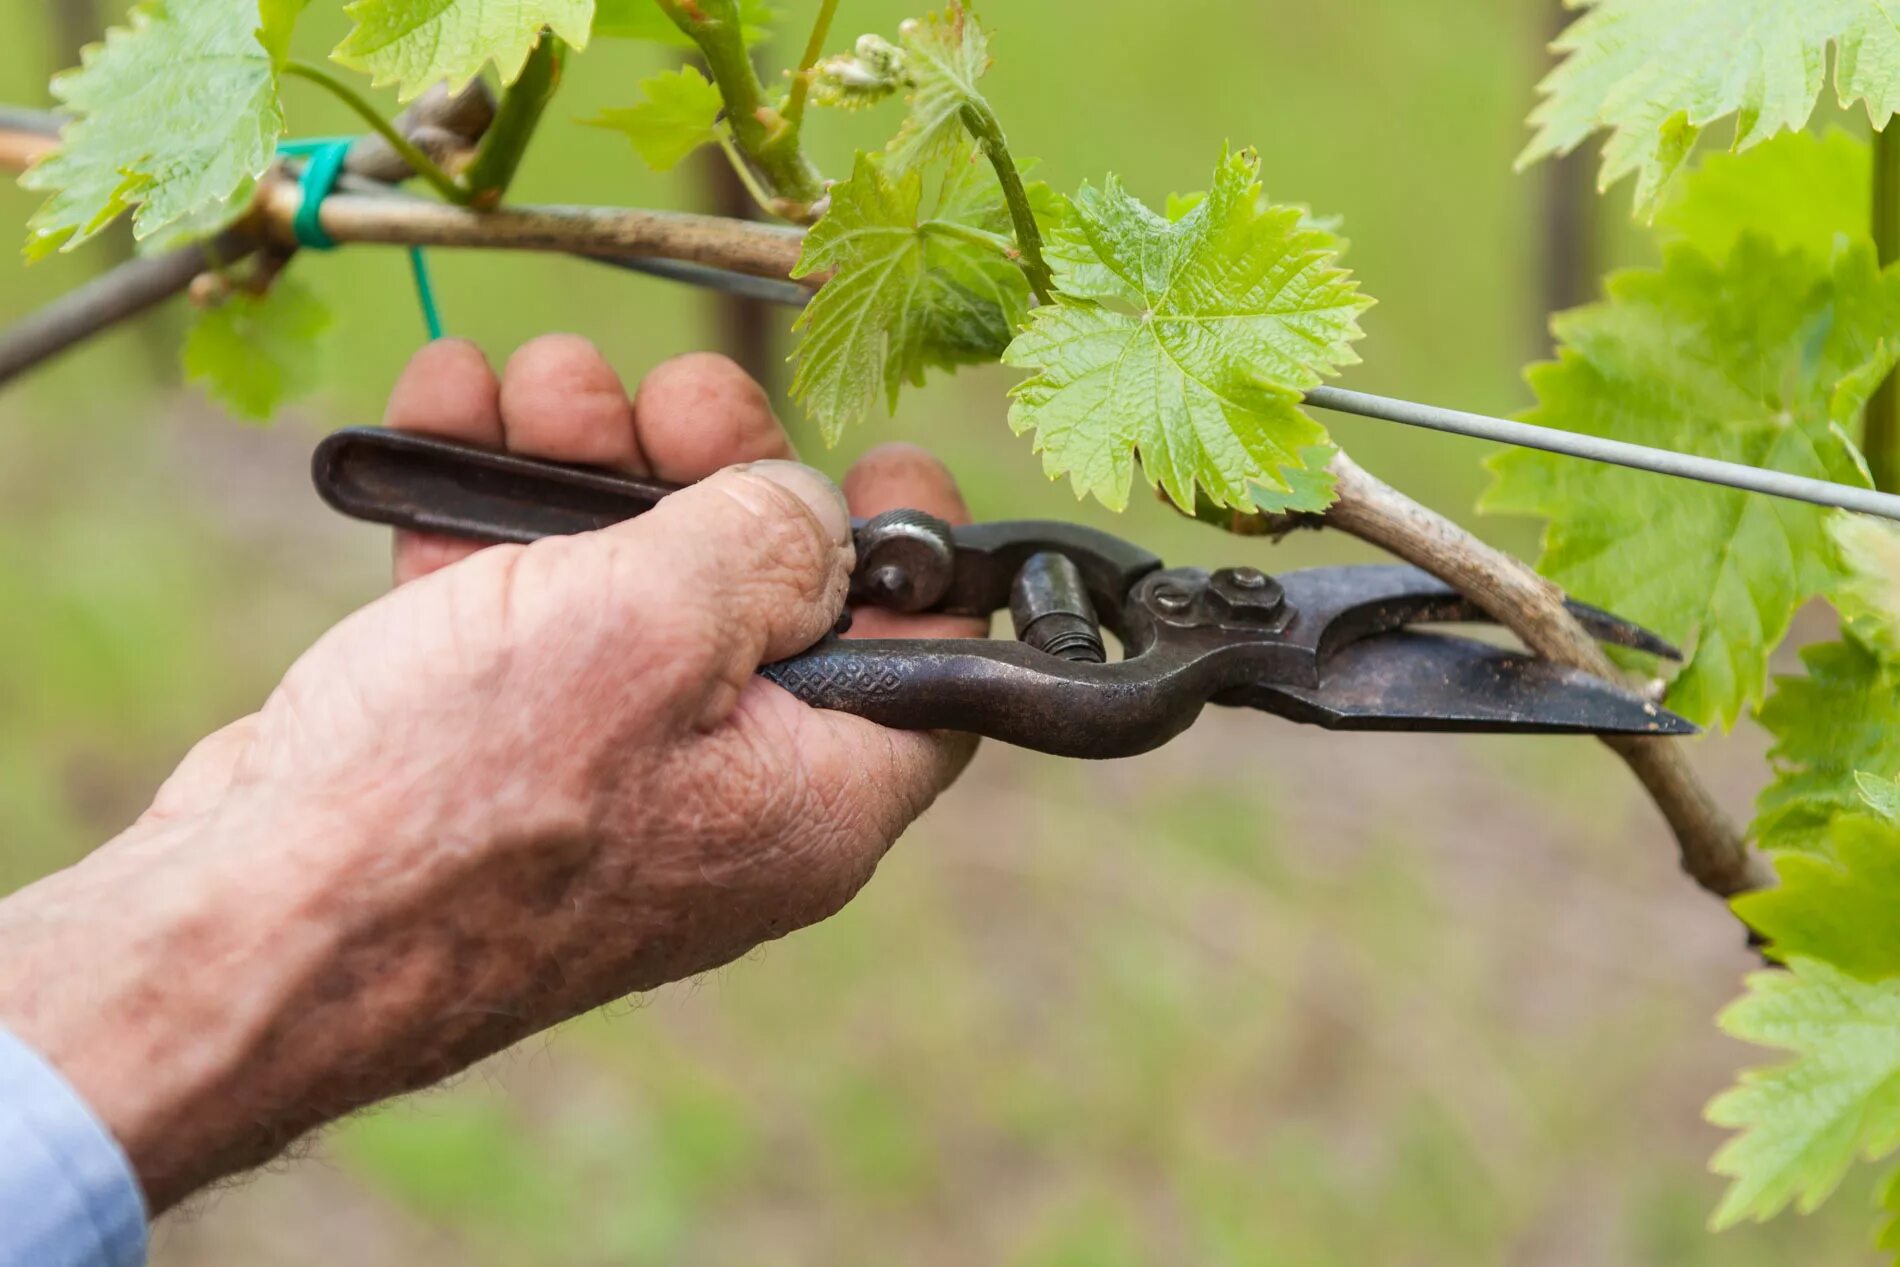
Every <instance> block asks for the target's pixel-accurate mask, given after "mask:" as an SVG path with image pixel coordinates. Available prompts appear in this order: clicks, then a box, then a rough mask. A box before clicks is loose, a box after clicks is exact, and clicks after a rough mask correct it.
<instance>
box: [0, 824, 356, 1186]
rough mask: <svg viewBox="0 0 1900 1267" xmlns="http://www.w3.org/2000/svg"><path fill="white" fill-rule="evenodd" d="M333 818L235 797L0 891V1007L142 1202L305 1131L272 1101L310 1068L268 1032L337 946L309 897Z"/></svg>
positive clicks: (278, 1030)
mask: <svg viewBox="0 0 1900 1267" xmlns="http://www.w3.org/2000/svg"><path fill="white" fill-rule="evenodd" d="M341 830H344V829H343V828H341V826H340V824H339V823H337V822H335V821H324V820H321V819H318V818H313V817H312V816H310V815H308V814H307V813H306V812H302V811H298V810H293V809H292V808H291V807H288V806H285V805H282V804H278V805H275V806H272V805H269V804H267V803H263V802H259V801H257V800H249V801H247V800H242V799H236V798H234V799H231V800H228V801H227V803H225V804H223V805H220V806H219V808H218V809H216V810H214V811H212V812H209V813H207V814H204V815H202V816H199V817H196V818H190V819H181V820H174V821H169V822H162V823H155V824H149V825H145V824H142V825H140V826H137V827H134V828H132V829H131V830H129V831H127V832H126V833H124V834H123V835H121V836H120V837H118V838H117V839H115V840H114V841H112V842H111V843H109V844H108V845H106V846H105V847H104V848H102V849H100V850H98V851H96V852H95V853H93V854H92V855H90V856H89V857H87V858H86V859H85V860H83V861H82V862H80V863H79V864H77V865H75V866H74V867H71V868H69V869H68V870H66V871H63V872H60V873H57V874H55V875H53V876H50V877H48V878H47V879H45V880H43V881H41V882H40V883H38V884H36V885H33V886H31V887H30V888H28V889H26V890H23V891H21V892H20V893H17V894H15V895H13V896H12V897H10V898H8V899H7V900H6V901H4V902H0V942H4V944H5V945H6V946H7V954H6V956H5V963H4V964H3V965H0V1023H4V1024H5V1025H6V1026H7V1027H8V1028H9V1029H11V1030H12V1031H13V1032H14V1033H15V1034H17V1035H18V1036H19V1037H20V1038H21V1039H22V1040H23V1041H25V1042H27V1043H28V1044H30V1045H31V1046H33V1047H34V1048H36V1049H37V1050H38V1051H40V1052H41V1054H42V1055H44V1056H45V1057H46V1058H47V1059H48V1060H49V1061H50V1062H51V1063H52V1064H53V1065H54V1066H55V1067H56V1068H58V1069H59V1070H60V1072H61V1073H62V1074H63V1075H64V1076H65V1077H66V1079H67V1080H68V1081H69V1082H71V1083H72V1084H73V1086H74V1087H75V1088H76V1089H77V1090H78V1092H79V1093H80V1095H81V1096H82V1097H83V1098H84V1099H85V1100H86V1101H87V1103H88V1104H89V1105H90V1106H91V1107H92V1108H93V1110H94V1112H95V1113H97V1114H98V1115H99V1117H100V1119H101V1120H102V1121H103V1122H104V1123H105V1124H106V1126H107V1127H108V1128H109V1129H110V1130H111V1131H112V1133H113V1135H114V1136H115V1137H116V1138H117V1139H118V1140H119V1142H120V1145H121V1146H122V1147H123V1148H124V1149H125V1151H126V1154H127V1155H128V1156H129V1157H130V1158H131V1160H132V1163H133V1167H134V1169H135V1170H136V1171H137V1173H138V1175H139V1180H140V1183H141V1185H142V1186H143V1187H144V1189H145V1193H146V1198H147V1202H148V1204H149V1206H150V1207H151V1209H152V1210H153V1212H154V1213H156V1212H158V1211H160V1210H163V1209H165V1208H166V1207H168V1206H170V1205H172V1204H175V1203H176V1202H177V1201H178V1200H179V1199H181V1198H182V1197H183V1196H185V1195H186V1194H187V1193H189V1192H190V1191H192V1190H193V1189H195V1188H197V1187H199V1186H202V1185H203V1184H204V1183H207V1182H209V1181H211V1180H212V1179H215V1178H218V1177H220V1176H222V1175H225V1174H228V1173H231V1172H232V1171H234V1170H238V1169H241V1168H243V1167H245V1166H248V1165H252V1164H255V1163H256V1162H258V1161H262V1160H264V1159H266V1158H268V1157H269V1156H271V1155H273V1154H275V1153H276V1152H277V1151H279V1149H280V1148H281V1147H282V1146H283V1144H285V1143H287V1142H288V1141H289V1139H290V1138H293V1137H294V1135H295V1134H297V1133H299V1132H300V1131H301V1129H304V1128H303V1127H300V1126H297V1125H296V1124H295V1123H294V1122H292V1121H290V1120H288V1119H287V1118H286V1115H285V1113H284V1112H283V1108H284V1106H286V1105H290V1104H295V1103H296V1101H297V1084H298V1082H299V1081H300V1079H302V1078H305V1077H307V1074H304V1073H302V1072H300V1070H299V1063H300V1062H299V1060H298V1059H297V1053H296V1051H295V1050H294V1049H290V1048H287V1047H286V1046H285V1045H284V1044H283V1043H282V1042H281V1035H282V1033H283V1030H284V1028H285V1024H286V1021H287V1020H288V1019H289V1018H288V1017H287V1009H288V1008H289V1007H291V1006H293V1005H294V1003H295V1001H296V1000H297V999H298V998H299V997H300V996H301V995H303V994H306V993H307V991H308V986H309V982H310V981H311V980H312V978H313V977H317V976H320V974H321V971H322V966H323V965H324V964H325V963H326V962H327V961H328V960H330V959H331V958H332V957H333V955H334V948H335V945H336V942H337V939H338V936H339V933H338V930H337V929H336V928H335V927H334V926H333V925H332V924H331V923H330V922H328V921H326V920H321V919H318V920H313V919H310V918H309V917H308V911H307V908H308V906H309V905H310V903H311V902H312V901H315V900H320V899H318V898H317V895H318V894H321V893H324V892H326V891H333V890H334V889H335V887H336V881H335V879H334V878H333V876H332V874H330V868H329V867H328V866H326V865H323V864H324V862H325V860H324V859H322V858H321V856H320V855H322V854H329V855H331V858H330V861H341V860H342V857H343V855H345V854H346V853H347V843H346V842H345V841H343V840H340V838H339V832H340V831H341ZM317 842H327V845H325V847H323V848H318V846H317ZM339 844H342V845H343V846H344V847H342V848H339V847H338V846H339ZM313 863H315V864H318V865H315V866H314V867H313V865H312V864H313ZM102 912H105V913H107V914H106V915H105V916H104V917H103V918H102Z"/></svg>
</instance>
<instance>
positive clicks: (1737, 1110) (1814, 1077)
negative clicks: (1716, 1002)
mask: <svg viewBox="0 0 1900 1267" xmlns="http://www.w3.org/2000/svg"><path fill="white" fill-rule="evenodd" d="M1788 969H1789V970H1788V971H1786V972H1758V973H1754V974H1752V975H1751V976H1750V977H1749V978H1748V990H1749V992H1748V993H1747V994H1745V995H1743V996H1742V997H1741V998H1740V999H1738V1000H1737V1001H1736V1002H1734V1003H1732V1004H1730V1005H1729V1007H1728V1008H1727V1009H1726V1010H1725V1011H1724V1012H1723V1013H1722V1015H1721V1017H1720V1019H1719V1022H1718V1023H1719V1024H1720V1025H1721V1027H1722V1029H1723V1030H1724V1031H1726V1032H1727V1033H1729V1034H1730V1035H1732V1036H1734V1037H1736V1038H1740V1039H1742V1040H1744V1041H1746V1042H1751V1043H1758V1044H1760V1045H1762V1046H1765V1047H1774V1048H1779V1049H1783V1050H1786V1051H1792V1052H1794V1053H1796V1054H1797V1056H1798V1059H1796V1060H1795V1061H1794V1062H1792V1063H1790V1064H1784V1065H1778V1066H1774V1067H1771V1068H1766V1069H1753V1070H1749V1071H1748V1072H1745V1073H1743V1074H1742V1076H1741V1078H1740V1079H1739V1080H1738V1082H1737V1084H1736V1085H1735V1086H1734V1087H1732V1088H1730V1089H1729V1090H1727V1091H1725V1092H1723V1093H1722V1094H1721V1095H1719V1096H1717V1097H1716V1098H1715V1100H1714V1101H1713V1102H1712V1103H1711V1104H1710V1105H1709V1107H1708V1119H1709V1121H1711V1122H1713V1123H1714V1124H1715V1125H1717V1126H1723V1127H1729V1128H1731V1129H1735V1130H1739V1131H1741V1132H1742V1133H1741V1134H1739V1135H1737V1136H1735V1137H1734V1138H1732V1139H1730V1140H1729V1141H1728V1143H1726V1144H1724V1145H1723V1146H1722V1148H1721V1150H1720V1151H1719V1152H1717V1153H1716V1155H1715V1160H1714V1161H1713V1162H1711V1163H1710V1169H1712V1170H1713V1171H1715V1173H1717V1174H1719V1175H1727V1176H1729V1178H1730V1179H1731V1180H1732V1182H1731V1183H1730V1184H1729V1189H1728V1193H1727V1195H1726V1196H1724V1198H1723V1199H1722V1204H1721V1206H1720V1207H1719V1208H1718V1209H1717V1210H1716V1212H1715V1215H1714V1217H1713V1219H1711V1224H1712V1226H1714V1227H1715V1228H1717V1229H1720V1228H1725V1227H1730V1226H1733V1225H1734V1224H1736V1223H1739V1222H1741V1221H1742V1220H1744V1219H1755V1220H1757V1221H1760V1220H1765V1219H1768V1218H1770V1217H1772V1216H1773V1215H1775V1214H1776V1213H1778V1212H1779V1211H1780V1210H1781V1209H1782V1208H1783V1207H1785V1206H1787V1205H1788V1204H1789V1203H1790V1202H1793V1203H1794V1204H1795V1205H1796V1207H1797V1208H1798V1209H1800V1210H1801V1211H1802V1212H1803V1213H1809V1212H1812V1211H1813V1210H1814V1209H1815V1208H1816V1207H1818V1206H1819V1205H1820V1204H1821V1202H1823V1201H1825V1200H1826V1199H1827V1197H1828V1194H1829V1193H1831V1192H1833V1191H1834V1189H1835V1187H1836V1186H1837V1185H1838V1184H1839V1183H1840V1181H1841V1177H1842V1176H1843V1175H1845V1174H1846V1173H1847V1168H1848V1167H1849V1166H1850V1165H1851V1164H1852V1163H1853V1161H1854V1158H1855V1157H1856V1156H1857V1155H1859V1156H1864V1157H1865V1158H1867V1159H1868V1160H1869V1161H1873V1160H1877V1159H1878V1158H1880V1157H1883V1156H1885V1155H1886V1154H1887V1153H1889V1152H1892V1151H1893V1149H1894V1147H1895V1146H1896V1144H1900V984H1897V983H1895V982H1891V981H1883V982H1880V983H1877V984H1869V983H1867V982H1864V981H1857V980H1855V979H1854V978H1853V977H1850V976H1848V975H1846V974H1845V973H1842V972H1839V971H1837V970H1836V969H1833V968H1830V967H1828V966H1827V965H1826V964H1824V963H1820V962H1818V961H1815V960H1812V959H1794V960H1791V961H1790V962H1789V965H1788Z"/></svg>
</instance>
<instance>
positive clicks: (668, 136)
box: [585, 66, 725, 172]
mask: <svg viewBox="0 0 1900 1267" xmlns="http://www.w3.org/2000/svg"><path fill="white" fill-rule="evenodd" d="M640 90H641V91H642V92H643V93H645V94H646V100H645V101H644V102H642V103H641V104H639V105H637V106H630V107H625V108H618V107H615V108H609V109H606V110H602V111H601V112H600V113H599V114H598V115H596V116H594V117H593V118H591V119H588V120H586V121H585V122H587V123H588V124H589V125H591V126H593V127H597V128H608V129H610V130H612V131H615V132H619V133H620V134H621V135H623V136H625V137H626V138H627V139H628V140H629V141H632V142H633V148H634V149H636V150H638V151H640V157H641V158H643V159H645V160H646V162H647V166H649V167H651V168H653V169H654V170H655V171H662V172H665V171H671V170H672V169H673V168H675V167H677V166H679V163H680V160H681V159H683V158H685V157H686V156H687V155H688V154H691V153H692V152H693V151H694V150H696V149H698V148H699V147H700V146H702V145H710V144H712V142H713V141H714V140H715V139H717V133H715V132H714V131H713V126H714V125H715V124H716V123H717V122H718V121H719V112H720V110H722V109H723V108H724V106H725V102H724V101H723V100H722V99H721V97H720V96H719V89H718V88H717V87H715V86H714V85H713V82H712V80H710V79H708V78H706V76H705V75H703V74H701V73H700V72H699V71H697V70H695V69H694V68H693V67H691V66H682V67H680V68H679V69H678V70H676V71H673V72H671V73H666V72H662V73H660V74H658V75H655V76H653V77H652V78H651V79H645V80H642V81H641V83H640Z"/></svg>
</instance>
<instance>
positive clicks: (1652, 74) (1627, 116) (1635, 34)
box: [1518, 0, 1900, 214]
mask: <svg viewBox="0 0 1900 1267" xmlns="http://www.w3.org/2000/svg"><path fill="white" fill-rule="evenodd" d="M1578 3H1579V4H1580V5H1581V6H1582V7H1585V8H1587V9H1588V12H1587V13H1585V14H1584V15H1583V16H1582V17H1580V18H1578V19H1577V20H1576V21H1575V22H1573V23H1572V24H1571V25H1570V27H1569V28H1568V29H1567V30H1565V31H1564V33H1563V34H1562V35H1561V36H1559V37H1558V39H1557V42H1556V44H1555V45H1554V47H1555V48H1556V49H1557V51H1559V52H1560V53H1562V54H1563V55H1564V60H1563V62H1562V64H1560V65H1559V66H1558V67H1557V69H1555V70H1554V71H1552V72H1551V73H1550V75H1549V76H1547V77H1546V78H1545V80H1544V82H1543V83H1542V84H1541V85H1540V88H1539V90H1540V91H1541V92H1542V94H1543V100H1542V101H1540V102H1539V103H1538V105H1537V108H1536V109H1535V110H1534V111H1532V113H1531V120H1530V121H1531V124H1532V125H1533V126H1534V127H1535V128H1536V129H1537V135H1536V137H1535V138H1533V139H1532V141H1531V143H1530V145H1529V146H1528V147H1526V149H1525V150H1524V153H1523V154H1522V155H1521V156H1520V157H1519V159H1518V163H1519V165H1520V166H1523V165H1525V164H1529V163H1532V162H1535V161H1536V160H1538V159H1540V158H1544V157H1547V156H1549V155H1552V154H1568V153H1569V152H1570V151H1571V150H1573V149H1575V148H1576V147H1577V146H1578V145H1579V144H1581V143H1582V142H1583V141H1584V139H1585V138H1586V137H1588V136H1589V135H1590V134H1591V133H1593V132H1596V131H1598V130H1599V129H1605V128H1607V129H1608V130H1609V132H1610V136H1609V140H1608V141H1607V142H1605V144H1604V147H1603V172H1602V176H1601V178H1600V180H1599V185H1600V186H1601V187H1602V188H1604V189H1608V188H1609V187H1610V186H1611V185H1614V184H1615V183H1616V182H1617V181H1619V180H1621V179H1622V178H1623V177H1625V176H1627V175H1629V174H1630V173H1631V172H1635V173H1636V206H1637V209H1638V211H1639V212H1643V213H1645V214H1646V213H1648V212H1650V211H1651V210H1653V209H1654V207H1655V204H1656V199H1657V196H1658V194H1659V193H1660V192H1661V190H1662V188H1663V186H1664V184H1665V183H1666V182H1667V181H1668V180H1669V178H1670V177H1671V176H1672V175H1674V173H1675V172H1676V170H1677V169H1678V168H1679V167H1681V165H1682V164H1683V162H1684V160H1686V159H1687V158H1688V156H1689V152H1690V151H1691V150H1692V149H1694V147H1695V143H1696V140H1697V139H1698V138H1699V137H1700V135H1701V133H1702V129H1703V128H1705V127H1707V126H1708V125H1709V124H1711V123H1714V122H1715V121H1716V120H1718V119H1722V118H1725V117H1726V116H1728V115H1731V114H1732V115H1735V116H1736V124H1735V144H1734V148H1735V149H1737V150H1744V149H1747V148H1748V147H1749V146H1751V145H1757V144H1759V143H1761V142H1762V141H1765V140H1767V139H1768V138H1769V137H1772V136H1774V135H1775V134H1776V133H1777V132H1780V131H1783V130H1784V129H1785V130H1789V131H1798V130H1799V129H1801V128H1802V127H1804V126H1805V125H1806V124H1807V121H1808V116H1809V115H1810V114H1811V113H1812V112H1813V110H1814V104H1815V100H1816V99H1817V98H1818V97H1819V96H1820V94H1821V89H1822V87H1823V84H1824V77H1825V74H1826V70H1827V53H1828V46H1829V45H1830V44H1833V45H1834V46H1835V49H1836V61H1835V73H1834V80H1835V88H1836V91H1837V93H1838V95H1839V97H1840V101H1841V104H1842V106H1851V105H1853V104H1854V103H1855V102H1857V101H1859V102H1864V103H1865V104H1866V107H1867V114H1868V116H1869V118H1870V119H1871V120H1872V121H1873V124H1874V126H1875V127H1877V128H1878V127H1880V126H1882V125H1883V124H1885V123H1886V121H1887V119H1888V117H1889V116H1890V115H1892V114H1893V112H1894V110H1895V108H1896V107H1900V25H1897V24H1896V21H1895V18H1894V16H1893V14H1892V12H1891V4H1890V3H1889V0H1798V2H1796V3H1790V0H1721V2H1719V3H1715V2H1712V0H1578Z"/></svg>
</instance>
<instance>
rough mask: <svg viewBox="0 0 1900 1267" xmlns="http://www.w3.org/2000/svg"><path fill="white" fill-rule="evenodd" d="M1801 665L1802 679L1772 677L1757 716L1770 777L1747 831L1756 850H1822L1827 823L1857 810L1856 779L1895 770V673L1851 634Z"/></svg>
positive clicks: (1809, 652) (1899, 728)
mask: <svg viewBox="0 0 1900 1267" xmlns="http://www.w3.org/2000/svg"><path fill="white" fill-rule="evenodd" d="M1801 662H1802V664H1803V665H1804V666H1806V668H1807V674H1806V675H1805V676H1802V677H1780V678H1776V679H1775V691H1774V694H1772V695H1770V696H1769V697H1768V703H1767V704H1766V705H1764V706H1763V707H1762V710H1761V714H1760V721H1761V724H1762V725H1763V726H1764V727H1766V728H1767V729H1768V731H1769V733H1771V734H1772V735H1774V737H1775V746H1774V747H1773V748H1772V749H1770V750H1769V754H1768V755H1769V758H1770V759H1771V760H1772V761H1773V762H1774V764H1775V779H1774V782H1772V783H1770V784H1769V785H1768V786H1767V787H1766V788H1764V789H1763V790H1762V794H1761V796H1760V798H1759V799H1758V800H1757V801H1756V803H1755V809H1756V815H1755V823H1754V828H1753V831H1754V834H1755V838H1756V839H1757V840H1758V841H1760V842H1761V844H1762V847H1763V848H1769V849H1815V850H1823V851H1824V850H1825V849H1826V847H1827V842H1826V835H1827V829H1828V826H1829V824H1831V823H1832V822H1833V821H1834V820H1835V819H1836V818H1839V817H1841V816H1843V815H1846V814H1854V813H1859V812H1860V811H1861V808H1862V805H1863V804H1864V802H1863V801H1862V799H1861V788H1860V785H1859V783H1858V782H1857V781H1856V777H1855V776H1856V773H1857V772H1859V771H1868V772H1870V773H1873V774H1876V775H1878V774H1881V772H1883V771H1896V772H1900V675H1897V674H1896V672H1895V671H1894V669H1893V668H1892V667H1891V666H1889V665H1886V664H1883V663H1882V662H1881V659H1880V657H1879V656H1878V655H1876V654H1875V653H1874V652H1873V651H1872V650H1871V649H1870V648H1868V647H1866V646H1864V645H1862V644H1861V643H1860V642H1859V641H1858V640H1857V639H1855V638H1854V637H1853V635H1852V634H1851V633H1850V634H1848V635H1847V636H1845V637H1844V638H1843V639H1842V640H1841V641H1840V642H1827V643H1821V644H1820V645H1818V646H1812V647H1804V648H1802V651H1801Z"/></svg>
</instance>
